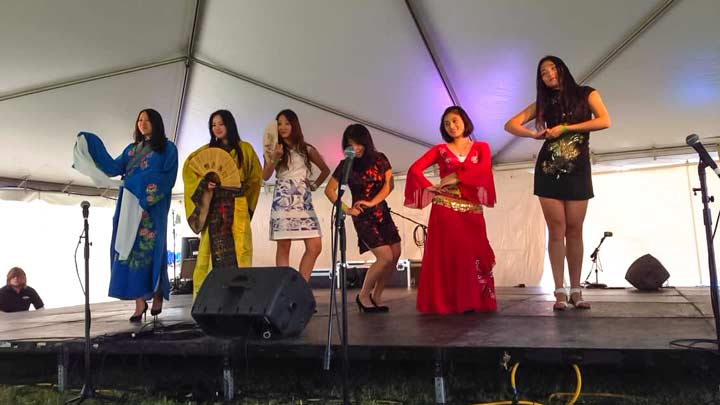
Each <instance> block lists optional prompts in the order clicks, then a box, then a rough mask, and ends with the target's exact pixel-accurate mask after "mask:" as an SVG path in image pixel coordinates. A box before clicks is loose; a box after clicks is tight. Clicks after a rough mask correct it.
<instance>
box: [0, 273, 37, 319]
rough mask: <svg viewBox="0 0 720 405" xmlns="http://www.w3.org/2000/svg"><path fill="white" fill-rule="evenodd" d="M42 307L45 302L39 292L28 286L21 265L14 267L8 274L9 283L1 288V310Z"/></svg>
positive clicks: (15, 310)
mask: <svg viewBox="0 0 720 405" xmlns="http://www.w3.org/2000/svg"><path fill="white" fill-rule="evenodd" d="M30 304H33V306H34V307H35V309H42V308H43V307H44V306H45V304H43V302H42V300H41V299H40V296H39V295H38V293H37V292H36V291H35V290H34V289H33V288H32V287H28V286H27V276H25V272H24V271H23V269H21V268H20V267H13V268H12V269H10V271H9V272H8V274H7V284H6V285H5V287H2V288H0V311H3V312H19V311H27V310H29V309H30Z"/></svg>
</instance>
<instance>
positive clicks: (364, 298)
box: [325, 124, 400, 312]
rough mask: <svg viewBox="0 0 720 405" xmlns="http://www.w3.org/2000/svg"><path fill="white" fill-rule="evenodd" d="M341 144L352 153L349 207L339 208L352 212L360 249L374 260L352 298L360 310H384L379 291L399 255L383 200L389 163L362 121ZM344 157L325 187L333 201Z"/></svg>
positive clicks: (387, 187) (390, 183) (389, 179)
mask: <svg viewBox="0 0 720 405" xmlns="http://www.w3.org/2000/svg"><path fill="white" fill-rule="evenodd" d="M342 146H343V149H345V148H348V147H352V148H353V149H354V150H355V156H356V157H355V159H354V160H353V161H352V171H351V172H350V176H349V178H348V186H349V187H350V192H351V194H352V207H347V206H345V205H344V204H343V209H344V211H345V213H346V214H347V215H351V216H352V220H353V225H355V230H356V231H357V235H358V247H359V248H360V253H361V254H362V253H365V252H367V251H368V250H369V251H371V252H372V253H373V255H375V263H373V264H372V266H370V268H369V269H368V271H367V274H366V275H365V282H364V283H363V286H362V289H361V290H360V293H359V294H358V296H357V297H355V302H356V303H357V305H358V309H359V310H361V311H365V312H387V311H388V310H389V309H388V307H387V306H385V305H382V294H383V291H384V289H385V284H386V283H387V281H388V280H389V278H390V277H392V272H393V271H394V270H395V269H396V267H397V262H398V259H399V258H400V234H398V230H397V226H395V223H394V222H393V220H392V217H391V215H390V208H389V207H388V205H387V203H386V202H385V198H387V196H388V195H389V194H390V192H391V191H392V189H393V178H392V170H391V169H392V167H391V166H390V162H389V161H388V159H387V158H386V157H385V155H384V154H382V153H380V152H378V151H377V150H375V145H374V144H373V140H372V137H371V136H370V132H369V131H368V129H367V128H365V126H363V125H360V124H353V125H350V126H349V127H347V129H345V132H344V133H343V138H342ZM345 161H346V160H343V161H342V162H340V164H339V165H338V166H337V168H335V171H334V172H333V174H332V177H331V178H330V181H329V182H328V185H327V188H325V195H326V196H327V197H328V198H329V199H330V201H331V202H333V203H334V202H335V200H337V198H338V194H337V190H338V186H339V184H340V181H341V180H342V173H343V167H344V166H345Z"/></svg>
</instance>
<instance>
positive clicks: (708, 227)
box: [693, 159, 720, 352]
mask: <svg viewBox="0 0 720 405" xmlns="http://www.w3.org/2000/svg"><path fill="white" fill-rule="evenodd" d="M707 167H708V165H707V164H706V163H705V162H703V160H702V159H701V160H700V162H699V163H698V177H700V188H693V194H695V195H697V192H698V191H700V193H701V199H702V204H703V223H704V224H705V240H706V241H707V251H708V270H709V272H710V300H711V301H712V302H711V303H712V310H713V317H714V318H715V336H716V338H717V341H716V343H717V344H718V352H720V311H719V309H720V305H719V304H718V278H717V269H716V267H715V246H714V245H713V231H712V214H711V213H710V202H714V201H715V199H714V198H713V197H712V196H708V189H707V177H706V173H705V168H707Z"/></svg>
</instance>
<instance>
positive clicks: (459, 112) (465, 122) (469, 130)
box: [440, 105, 475, 143]
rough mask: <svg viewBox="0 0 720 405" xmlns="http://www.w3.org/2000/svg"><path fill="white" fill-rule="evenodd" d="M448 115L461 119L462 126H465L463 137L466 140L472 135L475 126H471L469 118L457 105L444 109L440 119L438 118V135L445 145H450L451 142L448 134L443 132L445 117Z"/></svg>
mask: <svg viewBox="0 0 720 405" xmlns="http://www.w3.org/2000/svg"><path fill="white" fill-rule="evenodd" d="M450 113H454V114H457V115H459V116H460V118H461V119H462V122H463V125H464V126H465V130H464V131H463V137H464V138H467V137H468V136H470V134H472V133H473V131H474V130H475V126H474V125H473V122H472V120H471V119H470V116H469V115H468V114H467V113H466V112H465V110H463V108H462V107H460V106H459V105H453V106H450V107H448V108H446V109H445V112H444V113H443V115H442V117H440V135H442V138H443V140H444V141H445V142H447V143H451V142H452V141H453V137H452V136H450V134H448V133H447V131H446V130H445V116H446V115H448V114H450Z"/></svg>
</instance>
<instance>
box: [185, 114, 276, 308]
mask: <svg viewBox="0 0 720 405" xmlns="http://www.w3.org/2000/svg"><path fill="white" fill-rule="evenodd" d="M208 126H209V129H210V143H209V144H208V145H204V146H202V147H200V148H199V149H198V150H196V151H195V152H193V153H191V154H190V156H188V158H187V160H186V161H185V164H184V166H183V182H184V183H185V214H186V215H187V220H188V224H189V225H190V228H192V230H193V231H194V232H195V233H200V248H199V250H198V256H197V262H196V264H195V271H194V272H193V297H195V296H197V293H198V291H199V290H200V286H201V285H202V283H203V281H204V280H205V277H206V276H207V274H208V272H209V271H210V270H211V269H214V268H223V267H231V268H232V267H250V266H252V230H251V228H250V220H251V219H252V216H253V212H254V211H255V206H256V205H257V202H258V197H259V196H260V187H261V184H262V181H261V176H262V169H261V167H260V160H258V157H257V155H256V154H255V151H254V150H253V148H252V145H250V144H249V143H247V142H244V141H241V140H240V135H239V134H238V130H237V125H236V124H235V118H234V117H233V116H232V114H231V113H230V111H227V110H218V111H215V112H214V113H212V114H211V115H210V121H209V123H208ZM208 148H221V149H223V150H225V151H226V152H228V153H229V154H230V156H232V158H233V160H235V162H236V164H237V166H238V169H239V171H240V180H241V186H240V188H229V187H223V185H222V183H221V182H220V178H219V177H218V176H217V175H216V173H214V172H210V173H207V174H206V175H202V174H200V173H198V172H197V171H196V170H194V169H193V168H192V167H191V164H190V162H191V161H192V159H193V158H194V157H196V156H197V155H198V154H199V153H200V152H202V151H204V150H207V149H208Z"/></svg>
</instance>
